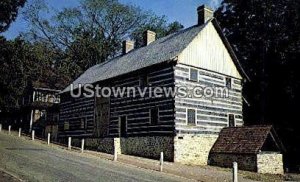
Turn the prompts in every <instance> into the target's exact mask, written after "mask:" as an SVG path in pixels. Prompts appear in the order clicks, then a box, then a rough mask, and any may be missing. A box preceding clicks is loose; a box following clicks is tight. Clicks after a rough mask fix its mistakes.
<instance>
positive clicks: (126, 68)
mask: <svg viewBox="0 0 300 182" xmlns="http://www.w3.org/2000/svg"><path fill="white" fill-rule="evenodd" d="M210 22H212V23H213V25H214V26H215V28H216V30H217V32H218V33H219V35H220V37H221V39H222V41H223V42H224V45H225V46H226V48H227V49H228V51H229V54H230V55H231V57H232V59H233V61H234V63H235V64H236V66H237V69H238V70H239V71H240V73H241V74H242V75H243V76H244V77H245V78H247V79H248V80H250V79H249V78H248V76H247V75H246V73H245V71H244V70H243V68H242V66H241V64H240V63H239V61H238V59H237V57H236V55H235V54H234V51H233V49H232V47H231V46H230V44H229V42H228V40H227V39H226V37H225V36H224V34H223V33H222V29H221V28H220V26H219V24H218V22H217V20H216V19H215V18H212V19H211V20H209V21H207V22H206V23H205V24H203V25H200V26H199V25H195V26H192V27H190V28H187V29H184V30H181V31H179V32H177V33H173V34H171V35H168V36H166V37H163V38H160V39H158V40H156V41H154V42H152V43H151V44H149V45H148V46H145V47H141V48H139V49H134V50H133V51H130V52H129V53H127V54H125V55H123V56H119V57H116V58H114V59H111V60H109V61H107V62H104V63H101V64H98V65H95V66H93V67H91V68H89V69H88V70H86V71H85V72H84V73H83V74H82V75H81V76H80V77H79V78H77V79H76V80H75V81H74V82H73V86H74V88H73V89H76V88H78V84H82V85H84V84H91V83H96V82H99V81H103V80H107V79H110V78H113V77H117V76H120V75H124V74H127V73H130V72H133V71H136V70H140V69H142V68H146V67H149V66H152V65H156V64H159V63H163V62H167V61H173V60H174V59H175V58H176V57H177V56H178V55H179V54H180V53H181V52H182V51H183V50H184V49H185V48H186V47H187V46H188V45H189V44H190V43H191V42H192V41H193V40H194V38H195V37H196V36H197V35H198V34H199V33H200V32H201V31H202V30H203V29H204V27H205V26H206V25H207V24H208V23H210ZM70 90H71V85H69V86H68V87H67V88H65V89H64V90H63V91H62V93H64V92H68V91H70Z"/></svg>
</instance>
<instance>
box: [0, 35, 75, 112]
mask: <svg viewBox="0 0 300 182" xmlns="http://www.w3.org/2000/svg"><path fill="white" fill-rule="evenodd" d="M51 54H53V53H52V51H51V50H50V49H48V48H47V47H46V46H45V45H43V44H38V43H37V44H29V43H27V42H25V41H24V40H22V39H21V38H17V39H16V40H13V41H7V40H5V38H3V37H0V55H1V56H0V65H1V67H0V88H1V90H0V108H1V109H2V110H3V108H6V109H8V108H16V107H18V106H19V105H18V104H19V101H20V99H21V98H22V96H23V94H24V91H25V89H26V87H27V86H29V85H31V84H34V86H39V87H43V88H56V89H62V88H63V87H65V85H66V84H67V83H68V82H69V81H70V80H69V78H68V77H66V76H64V74H63V73H61V72H60V69H57V68H55V67H54V63H53V61H52V60H51Z"/></svg>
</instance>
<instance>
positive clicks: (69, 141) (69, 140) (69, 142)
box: [68, 137, 72, 150]
mask: <svg viewBox="0 0 300 182" xmlns="http://www.w3.org/2000/svg"><path fill="white" fill-rule="evenodd" d="M71 140H72V138H71V137H69V138H68V149H69V150H71V149H72V145H71Z"/></svg>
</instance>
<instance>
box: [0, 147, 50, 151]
mask: <svg viewBox="0 0 300 182" xmlns="http://www.w3.org/2000/svg"><path fill="white" fill-rule="evenodd" d="M5 149H6V150H26V151H46V150H44V149H35V148H5Z"/></svg>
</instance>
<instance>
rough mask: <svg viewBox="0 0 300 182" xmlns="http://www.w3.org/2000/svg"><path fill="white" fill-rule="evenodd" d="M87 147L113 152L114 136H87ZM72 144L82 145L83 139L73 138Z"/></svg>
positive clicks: (88, 148)
mask: <svg viewBox="0 0 300 182" xmlns="http://www.w3.org/2000/svg"><path fill="white" fill-rule="evenodd" d="M84 143H85V149H87V150H94V151H99V152H105V153H109V154H113V152H114V139H113V138H86V139H85V141H84ZM72 146H76V147H81V139H76V138H74V139H72Z"/></svg>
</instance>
